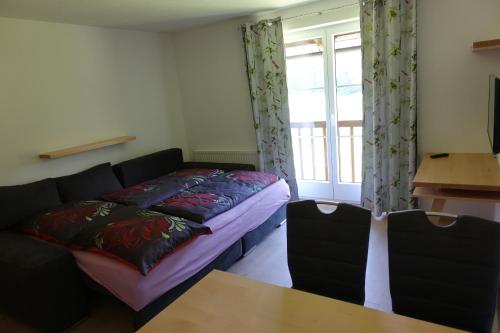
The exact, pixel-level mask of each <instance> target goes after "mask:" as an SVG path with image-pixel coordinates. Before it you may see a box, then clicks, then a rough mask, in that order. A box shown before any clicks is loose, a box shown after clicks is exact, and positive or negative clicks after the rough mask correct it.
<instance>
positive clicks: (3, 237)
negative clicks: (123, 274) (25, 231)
mask: <svg viewBox="0 0 500 333" xmlns="http://www.w3.org/2000/svg"><path fill="white" fill-rule="evenodd" d="M0 271H1V272H2V274H0V295H1V296H0V309H2V310H3V311H5V312H8V313H9V314H11V315H12V316H14V317H17V318H19V319H20V320H22V321H23V322H26V323H27V324H30V325H31V326H33V327H34V328H36V329H38V330H39V331H41V332H63V331H65V330H67V329H69V328H71V327H72V326H73V325H74V324H75V323H77V322H78V321H80V320H81V319H82V318H83V317H84V316H85V315H86V314H87V311H88V304H87V297H86V292H85V289H84V288H83V285H82V284H81V281H80V277H79V272H78V269H77V266H76V262H75V258H74V257H73V255H72V253H71V252H70V251H69V250H68V249H66V248H64V247H62V246H58V245H55V244H50V243H47V242H45V241H42V240H38V239H34V238H31V237H28V236H25V235H22V234H19V233H13V232H6V231H3V232H0ZM0 331H2V332H4V331H6V330H2V329H1V325H0ZM30 331H31V330H30Z"/></svg>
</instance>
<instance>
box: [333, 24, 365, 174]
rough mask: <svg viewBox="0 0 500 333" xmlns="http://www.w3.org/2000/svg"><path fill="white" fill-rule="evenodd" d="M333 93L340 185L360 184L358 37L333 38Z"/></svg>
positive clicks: (360, 95)
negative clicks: (335, 111)
mask: <svg viewBox="0 0 500 333" xmlns="http://www.w3.org/2000/svg"><path fill="white" fill-rule="evenodd" d="M333 43H334V49H335V52H334V58H335V88H336V89H335V90H336V91H335V92H336V99H335V100H336V107H337V140H338V149H337V152H338V160H339V161H338V165H339V181H340V182H346V183H360V182H361V158H362V148H361V147H362V141H361V140H362V138H361V136H362V131H363V128H362V126H363V104H362V103H363V95H362V92H361V80H362V79H361V77H362V76H361V37H360V34H359V33H351V34H345V35H338V36H335V38H334V40H333Z"/></svg>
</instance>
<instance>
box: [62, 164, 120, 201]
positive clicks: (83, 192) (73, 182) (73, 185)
mask: <svg viewBox="0 0 500 333" xmlns="http://www.w3.org/2000/svg"><path fill="white" fill-rule="evenodd" d="M55 181H56V184H57V189H58V190H59V193H60V195H61V199H62V201H63V202H71V201H81V200H91V199H97V198H99V197H101V196H102V195H104V194H107V193H111V192H116V191H118V190H121V189H122V186H121V184H120V182H119V181H118V179H117V178H116V175H115V174H114V173H113V169H112V168H111V164H110V163H103V164H99V165H97V166H95V167H92V168H90V169H88V170H85V171H82V172H79V173H75V174H73V175H69V176H64V177H59V178H56V179H55Z"/></svg>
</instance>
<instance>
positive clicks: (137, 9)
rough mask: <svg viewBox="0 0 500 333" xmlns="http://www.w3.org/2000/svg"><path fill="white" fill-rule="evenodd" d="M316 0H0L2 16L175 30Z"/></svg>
mask: <svg viewBox="0 0 500 333" xmlns="http://www.w3.org/2000/svg"><path fill="white" fill-rule="evenodd" d="M313 1H314V0H0V16H3V17H12V18H22V19H31V20H40V21H49V22H61V23H72V24H83V25H93V26H101V27H109V28H122V29H137V30H146V31H175V30H181V29H185V28H188V27H192V26H196V25H202V24H206V23H210V22H215V21H220V20H223V19H228V18H232V17H238V16H244V15H249V14H254V13H257V12H261V11H267V10H273V9H277V8H283V7H289V6H294V5H299V4H303V3H310V2H313Z"/></svg>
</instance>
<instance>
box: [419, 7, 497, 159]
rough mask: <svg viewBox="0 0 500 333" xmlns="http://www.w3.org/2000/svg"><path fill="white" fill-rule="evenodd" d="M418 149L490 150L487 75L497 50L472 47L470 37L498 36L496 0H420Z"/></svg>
mask: <svg viewBox="0 0 500 333" xmlns="http://www.w3.org/2000/svg"><path fill="white" fill-rule="evenodd" d="M417 33H418V34H417V36H418V116H419V118H418V121H419V151H420V152H433V151H434V152H438V151H445V152H490V151H491V148H490V146H489V142H488V136H487V132H486V126H487V119H488V91H489V90H488V75H489V74H491V73H500V50H491V51H482V52H472V51H471V46H472V42H473V41H477V40H485V39H495V38H500V1H498V0H481V1H473V0H439V1H435V0H419V3H418V31H417Z"/></svg>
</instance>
